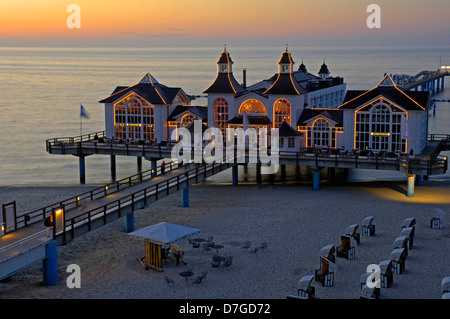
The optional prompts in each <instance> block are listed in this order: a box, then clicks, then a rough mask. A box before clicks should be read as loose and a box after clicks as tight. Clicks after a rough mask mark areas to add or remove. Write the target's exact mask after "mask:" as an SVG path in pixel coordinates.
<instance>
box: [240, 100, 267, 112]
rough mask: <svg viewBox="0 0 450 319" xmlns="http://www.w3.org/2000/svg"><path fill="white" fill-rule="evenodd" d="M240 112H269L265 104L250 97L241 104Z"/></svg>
mask: <svg viewBox="0 0 450 319" xmlns="http://www.w3.org/2000/svg"><path fill="white" fill-rule="evenodd" d="M239 113H260V114H267V112H266V108H265V107H264V104H262V103H261V102H260V101H258V100H255V99H250V100H247V101H245V102H244V103H242V104H241V107H240V108H239Z"/></svg>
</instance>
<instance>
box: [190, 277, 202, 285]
mask: <svg viewBox="0 0 450 319" xmlns="http://www.w3.org/2000/svg"><path fill="white" fill-rule="evenodd" d="M202 279H203V277H202V276H198V277H197V278H195V279H194V281H192V283H193V284H197V285H198V284H199V283H201V282H202Z"/></svg>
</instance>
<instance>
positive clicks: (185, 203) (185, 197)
mask: <svg viewBox="0 0 450 319" xmlns="http://www.w3.org/2000/svg"><path fill="white" fill-rule="evenodd" d="M181 207H189V187H186V188H184V189H183V191H182V193H181Z"/></svg>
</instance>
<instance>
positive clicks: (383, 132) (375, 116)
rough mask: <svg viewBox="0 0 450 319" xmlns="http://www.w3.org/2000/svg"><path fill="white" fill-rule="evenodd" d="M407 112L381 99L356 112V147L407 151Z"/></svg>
mask: <svg viewBox="0 0 450 319" xmlns="http://www.w3.org/2000/svg"><path fill="white" fill-rule="evenodd" d="M405 118H406V114H405V112H403V111H402V110H401V109H399V108H397V107H396V106H395V105H392V104H391V103H388V102H387V101H385V100H379V101H377V102H375V103H373V104H371V105H369V106H368V107H367V108H365V109H363V110H361V111H358V112H357V113H356V127H355V147H356V148H358V149H360V150H363V149H371V150H374V151H391V152H395V151H401V152H405V148H406V139H405V138H403V129H404V124H403V123H404V121H405Z"/></svg>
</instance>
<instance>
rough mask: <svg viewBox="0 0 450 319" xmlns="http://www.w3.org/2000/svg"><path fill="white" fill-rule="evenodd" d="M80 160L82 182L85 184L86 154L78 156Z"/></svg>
mask: <svg viewBox="0 0 450 319" xmlns="http://www.w3.org/2000/svg"><path fill="white" fill-rule="evenodd" d="M78 162H79V168H80V183H81V184H84V183H86V162H85V156H84V155H80V156H78Z"/></svg>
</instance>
